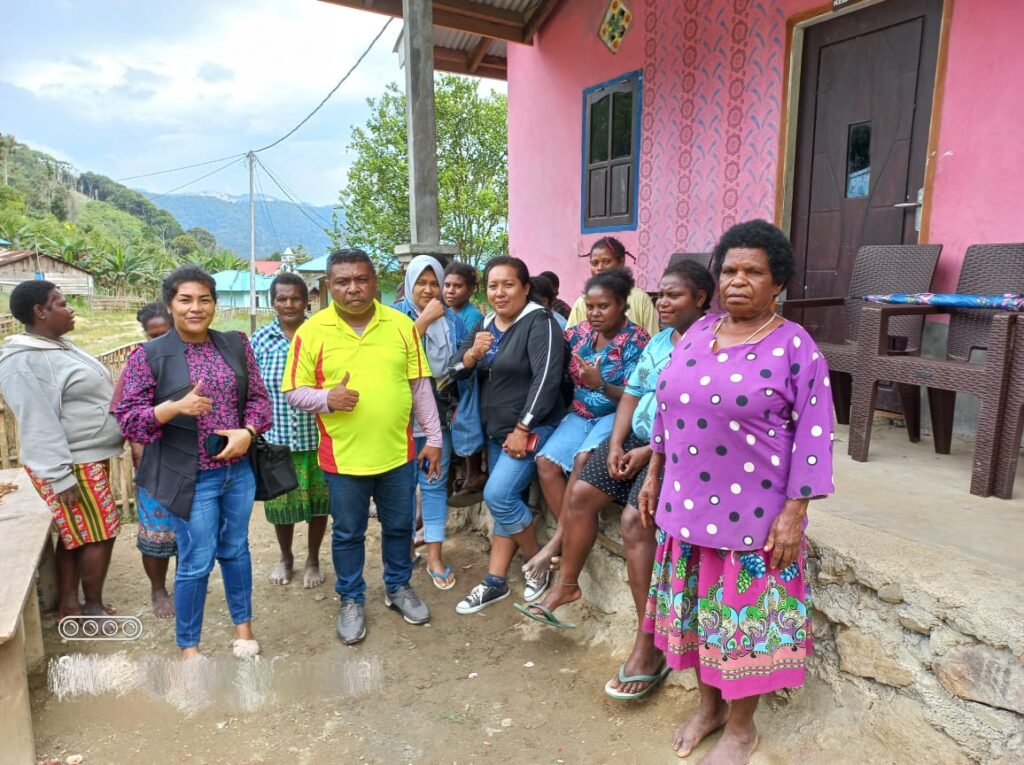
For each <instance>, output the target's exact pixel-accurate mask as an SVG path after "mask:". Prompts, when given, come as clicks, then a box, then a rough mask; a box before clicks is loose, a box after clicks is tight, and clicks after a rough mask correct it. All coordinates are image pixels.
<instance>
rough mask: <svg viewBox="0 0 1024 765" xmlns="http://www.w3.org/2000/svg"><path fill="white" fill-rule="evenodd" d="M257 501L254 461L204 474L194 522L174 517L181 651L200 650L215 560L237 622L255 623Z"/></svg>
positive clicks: (200, 478) (195, 501)
mask: <svg viewBox="0 0 1024 765" xmlns="http://www.w3.org/2000/svg"><path fill="white" fill-rule="evenodd" d="M255 496H256V479H255V478H254V477H253V474H252V466H251V465H250V464H249V460H242V461H241V462H237V463H235V464H234V465H228V466H227V467H222V468H216V469H214V470H201V471H200V472H199V476H198V478H197V479H196V490H195V496H194V497H193V498H192V513H191V515H189V519H188V520H187V521H183V520H182V519H181V518H179V517H177V516H176V515H172V516H171V522H172V524H173V525H174V533H175V535H176V537H177V542H178V568H177V571H176V572H175V574H174V608H175V611H176V612H177V615H176V617H175V622H176V628H177V635H176V637H177V641H178V647H179V648H194V647H195V646H197V645H199V638H200V636H201V635H202V631H203V612H204V611H205V609H206V589H207V583H208V582H209V579H210V572H211V571H213V561H214V559H216V560H217V562H219V563H220V573H221V576H222V577H223V579H224V595H225V596H226V597H227V601H228V611H229V612H230V613H231V621H232V622H234V623H235V624H244V623H245V622H247V621H250V620H251V619H252V558H250V557H249V516H250V515H252V503H253V500H254V499H255Z"/></svg>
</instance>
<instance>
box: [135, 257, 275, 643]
mask: <svg viewBox="0 0 1024 765" xmlns="http://www.w3.org/2000/svg"><path fill="white" fill-rule="evenodd" d="M163 299H164V303H165V304H166V305H167V307H168V309H169V310H170V312H171V318H172V319H173V320H174V328H173V329H172V330H171V331H170V332H168V333H167V334H166V335H164V336H163V337H159V338H157V339H156V340H151V341H150V342H148V343H145V344H144V345H143V346H142V347H141V348H139V349H138V350H136V351H135V352H134V353H132V355H131V356H130V357H129V358H128V363H127V364H126V365H125V369H124V373H123V376H122V379H123V382H124V396H123V398H122V399H121V401H120V403H119V404H118V405H117V412H116V414H117V420H118V422H119V423H120V425H121V431H122V433H123V434H124V436H125V437H126V438H128V439H130V440H131V441H134V442H136V443H141V444H144V445H145V449H144V451H143V454H142V460H141V462H140V463H139V468H138V471H137V472H136V477H135V480H136V482H137V483H138V485H139V486H140V487H142V488H144V489H145V490H146V491H147V492H148V493H149V494H150V495H151V496H152V497H153V498H154V499H155V500H156V501H157V502H159V503H160V504H162V505H163V506H164V507H166V508H167V509H168V510H170V511H171V513H172V515H173V516H174V518H173V523H174V530H175V534H176V536H177V541H178V569H177V572H176V574H175V578H174V601H175V605H176V607H177V614H176V617H177V641H178V646H179V647H180V648H181V650H182V656H183V658H189V657H191V656H193V655H196V654H198V653H199V638H200V635H201V632H202V626H203V609H204V607H205V605H206V589H207V581H208V580H209V576H210V572H211V571H212V570H213V562H214V559H216V560H217V561H219V562H220V569H221V574H222V576H223V579H224V592H225V595H226V596H227V601H228V610H229V611H230V612H231V620H232V621H233V622H234V624H235V640H234V642H233V643H232V650H233V652H234V654H235V656H239V657H243V656H254V655H256V654H257V653H259V645H258V644H257V642H256V640H255V638H254V637H253V633H252V626H251V624H250V621H251V619H252V559H251V558H250V556H249V516H250V514H251V513H252V504H253V499H254V497H255V493H256V484H255V480H254V478H253V473H252V466H251V464H250V462H249V457H248V453H249V446H250V445H251V444H252V440H253V439H254V438H255V437H256V436H257V435H258V434H259V433H262V432H264V431H266V430H268V429H269V428H270V422H271V409H270V398H269V396H268V395H267V389H266V387H265V386H264V384H263V380H262V379H260V375H259V371H258V369H257V367H256V360H255V359H254V357H253V353H252V348H250V346H249V341H248V340H247V339H246V337H245V335H243V334H242V333H240V332H224V333H222V332H216V331H214V330H211V329H210V324H211V323H212V322H213V316H214V312H215V311H216V306H217V287H216V284H215V283H214V281H213V278H212V277H211V276H210V275H209V274H207V273H206V272H205V271H203V270H202V269H200V268H198V267H196V266H184V267H182V268H179V269H178V270H177V271H175V272H174V273H172V274H171V275H170V276H168V277H167V278H166V279H164V283H163Z"/></svg>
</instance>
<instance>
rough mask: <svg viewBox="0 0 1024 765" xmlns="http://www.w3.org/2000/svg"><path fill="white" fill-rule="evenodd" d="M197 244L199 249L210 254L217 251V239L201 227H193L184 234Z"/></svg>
mask: <svg viewBox="0 0 1024 765" xmlns="http://www.w3.org/2000/svg"><path fill="white" fill-rule="evenodd" d="M185 233H186V234H188V235H189V236H190V237H192V238H193V239H195V240H196V241H197V242H198V243H199V249H201V250H206V251H207V252H212V251H213V250H216V249H217V237H215V236H214V235H213V234H211V233H210V232H209V231H207V230H206V229H205V228H203V227H202V226H195V227H194V228H190V229H189V230H188V231H186V232H185Z"/></svg>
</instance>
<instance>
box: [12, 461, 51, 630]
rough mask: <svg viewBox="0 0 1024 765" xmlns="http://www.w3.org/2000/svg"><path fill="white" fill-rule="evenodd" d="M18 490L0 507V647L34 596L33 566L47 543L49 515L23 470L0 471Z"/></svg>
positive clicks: (15, 626)
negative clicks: (27, 601) (30, 596)
mask: <svg viewBox="0 0 1024 765" xmlns="http://www.w3.org/2000/svg"><path fill="white" fill-rule="evenodd" d="M0 481H13V482H15V483H16V484H17V485H18V490H17V491H14V492H11V493H10V494H8V495H7V496H6V497H4V501H3V502H2V503H0V644H2V643H5V642H7V641H8V640H10V639H11V638H13V637H14V636H15V635H16V634H17V632H18V624H19V622H20V621H21V614H22V611H23V610H24V608H25V602H26V599H27V598H28V597H29V595H32V596H33V597H34V596H35V587H34V586H33V584H34V582H35V574H36V564H37V563H38V561H39V555H40V553H41V552H42V549H43V544H44V543H46V542H48V541H49V539H50V523H51V518H50V511H49V509H48V508H47V507H46V504H45V503H44V502H43V500H42V499H40V498H39V495H38V494H36V491H35V489H33V488H32V484H31V483H30V482H29V479H28V475H27V474H26V473H25V471H24V470H17V469H15V470H4V471H0Z"/></svg>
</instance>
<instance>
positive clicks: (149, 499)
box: [135, 486, 178, 558]
mask: <svg viewBox="0 0 1024 765" xmlns="http://www.w3.org/2000/svg"><path fill="white" fill-rule="evenodd" d="M135 498H136V499H137V500H138V507H139V533H138V534H137V535H136V536H135V546H136V547H138V548H139V552H140V553H142V554H143V555H145V556H146V557H148V558H173V557H174V556H175V555H177V554H178V543H177V541H175V537H174V525H173V524H172V523H171V511H170V510H168V509H167V508H166V507H164V506H163V505H161V504H160V503H159V502H157V501H156V500H155V499H154V498H153V495H151V494H150V493H149V492H148V491H146V490H145V489H143V488H142V487H141V486H139V487H137V492H136V494H135Z"/></svg>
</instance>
